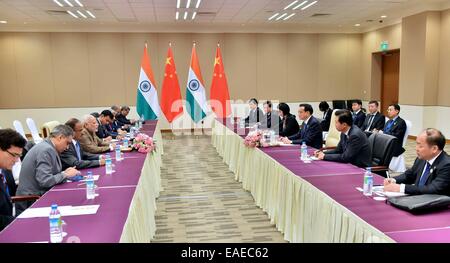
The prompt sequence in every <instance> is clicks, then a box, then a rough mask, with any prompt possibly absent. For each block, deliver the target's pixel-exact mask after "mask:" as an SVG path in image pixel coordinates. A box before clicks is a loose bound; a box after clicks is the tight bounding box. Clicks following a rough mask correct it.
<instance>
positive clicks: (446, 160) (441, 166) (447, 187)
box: [395, 151, 450, 196]
mask: <svg viewBox="0 0 450 263" xmlns="http://www.w3.org/2000/svg"><path fill="white" fill-rule="evenodd" d="M426 163H427V162H426V161H425V160H420V159H418V158H417V159H416V161H415V162H414V165H413V166H412V167H411V168H410V169H408V170H406V172H405V173H403V174H401V175H399V176H397V177H395V181H396V182H397V183H398V184H405V193H406V194H409V195H419V194H440V195H448V196H450V157H449V156H448V154H447V153H446V152H444V151H442V153H441V154H440V155H439V157H438V158H436V160H435V161H434V163H433V165H432V166H431V170H430V174H429V176H428V179H427V181H426V182H425V185H423V186H418V184H419V180H420V177H421V176H422V173H423V170H424V168H425V165H426Z"/></svg>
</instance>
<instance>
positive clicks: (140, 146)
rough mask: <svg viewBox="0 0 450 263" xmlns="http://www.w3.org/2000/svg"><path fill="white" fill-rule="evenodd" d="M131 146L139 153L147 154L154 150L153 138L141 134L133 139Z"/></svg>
mask: <svg viewBox="0 0 450 263" xmlns="http://www.w3.org/2000/svg"><path fill="white" fill-rule="evenodd" d="M132 146H133V148H134V149H136V150H137V151H138V152H140V153H149V152H153V151H154V150H155V149H156V145H155V143H154V141H153V138H152V137H150V136H148V135H146V134H143V133H139V134H138V135H136V137H134V141H133V145H132Z"/></svg>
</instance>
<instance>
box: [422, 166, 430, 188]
mask: <svg viewBox="0 0 450 263" xmlns="http://www.w3.org/2000/svg"><path fill="white" fill-rule="evenodd" d="M430 168H431V165H430V163H429V162H427V167H426V168H425V171H424V172H423V174H422V176H421V177H420V180H419V186H424V185H425V183H426V182H427V180H428V176H429V175H430Z"/></svg>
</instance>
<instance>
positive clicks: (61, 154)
mask: <svg viewBox="0 0 450 263" xmlns="http://www.w3.org/2000/svg"><path fill="white" fill-rule="evenodd" d="M115 109H116V110H115ZM128 113H129V108H128V107H126V106H125V107H122V109H120V111H119V109H118V108H117V107H114V106H113V107H112V109H111V110H104V111H102V112H101V113H100V114H99V117H98V118H95V117H94V116H93V115H85V116H84V117H83V119H82V120H81V121H80V120H78V119H76V118H71V119H69V120H68V121H67V122H66V123H65V124H64V125H58V126H56V127H55V128H54V129H53V130H52V131H51V132H50V136H49V137H48V138H47V139H45V140H44V141H43V142H41V143H39V144H37V145H34V146H33V147H31V149H29V151H27V153H26V154H25V156H23V155H24V148H25V147H26V145H27V144H29V143H28V142H27V141H26V139H24V138H23V137H22V136H21V135H20V134H19V133H17V132H16V131H14V130H12V129H0V181H1V182H0V231H1V230H2V229H3V228H4V227H6V226H7V225H8V224H9V223H10V222H11V221H12V220H13V219H14V217H13V212H12V201H11V196H32V195H37V196H41V195H43V194H44V193H45V192H47V191H48V190H49V189H50V188H52V187H53V186H55V185H57V184H60V183H63V182H65V181H67V180H68V179H70V178H72V177H74V176H77V175H79V174H80V172H79V169H83V168H91V167H98V166H101V165H104V164H105V159H104V158H102V156H101V154H102V153H105V152H109V151H113V150H114V145H113V144H110V143H109V142H108V141H110V140H111V138H114V137H115V138H120V136H121V134H123V133H126V132H125V130H127V129H128V128H129V126H130V125H132V124H133V122H134V120H129V119H127V118H126V117H127V115H128ZM119 114H120V115H119ZM22 158H23V160H22V164H21V171H20V175H19V180H18V185H16V180H15V178H14V177H13V175H12V172H11V169H12V166H13V165H14V164H15V163H16V162H17V161H19V159H22ZM33 202H34V201H25V202H16V203H15V208H16V215H19V214H20V213H21V212H23V211H24V210H25V209H26V208H28V207H29V206H31V205H32V203H33Z"/></svg>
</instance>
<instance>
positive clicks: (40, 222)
mask: <svg viewBox="0 0 450 263" xmlns="http://www.w3.org/2000/svg"><path fill="white" fill-rule="evenodd" d="M140 132H142V133H145V134H147V135H149V136H152V137H153V138H154V140H155V141H156V150H155V151H154V152H153V153H148V154H144V153H139V152H135V151H133V152H125V153H123V154H124V159H123V160H122V161H116V160H115V159H114V154H112V159H113V164H114V170H115V172H114V173H113V174H110V175H107V174H106V173H105V166H101V167H98V168H91V169H84V170H81V172H82V173H83V175H85V174H86V172H87V171H88V170H89V171H92V172H93V174H94V175H100V177H99V180H98V181H96V185H97V189H96V192H97V193H98V194H99V195H98V196H97V197H95V199H93V200H87V199H86V186H85V185H84V184H81V183H79V182H67V183H64V184H60V185H56V186H54V187H53V188H52V189H50V190H49V191H48V192H46V193H45V194H44V195H43V196H42V197H41V198H40V199H39V200H37V201H36V202H35V203H34V204H33V206H32V207H33V208H39V207H49V206H51V204H53V203H56V204H58V206H69V205H72V206H82V205H100V206H99V209H98V211H97V213H96V214H92V215H77V216H66V217H63V220H64V221H65V223H66V224H67V225H66V226H65V232H67V236H66V237H65V238H64V240H63V242H82V243H93V242H95V243H118V242H126V243H128V242H150V240H151V239H152V238H153V236H154V234H155V231H156V225H155V211H156V198H157V197H158V196H159V193H160V192H161V191H162V190H163V189H162V186H161V177H160V168H161V165H162V159H161V155H162V154H163V151H164V149H163V142H162V136H161V132H160V129H159V127H158V122H157V121H147V122H146V123H145V124H144V125H143V128H142V130H141V131H140ZM49 240H50V235H49V222H48V218H43V217H41V218H27V219H23V218H16V219H15V220H14V221H13V222H12V223H11V224H10V225H9V226H8V227H6V228H5V229H4V230H3V231H2V232H1V233H0V243H5V242H8V243H15V242H20V243H22V242H48V241H49Z"/></svg>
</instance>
